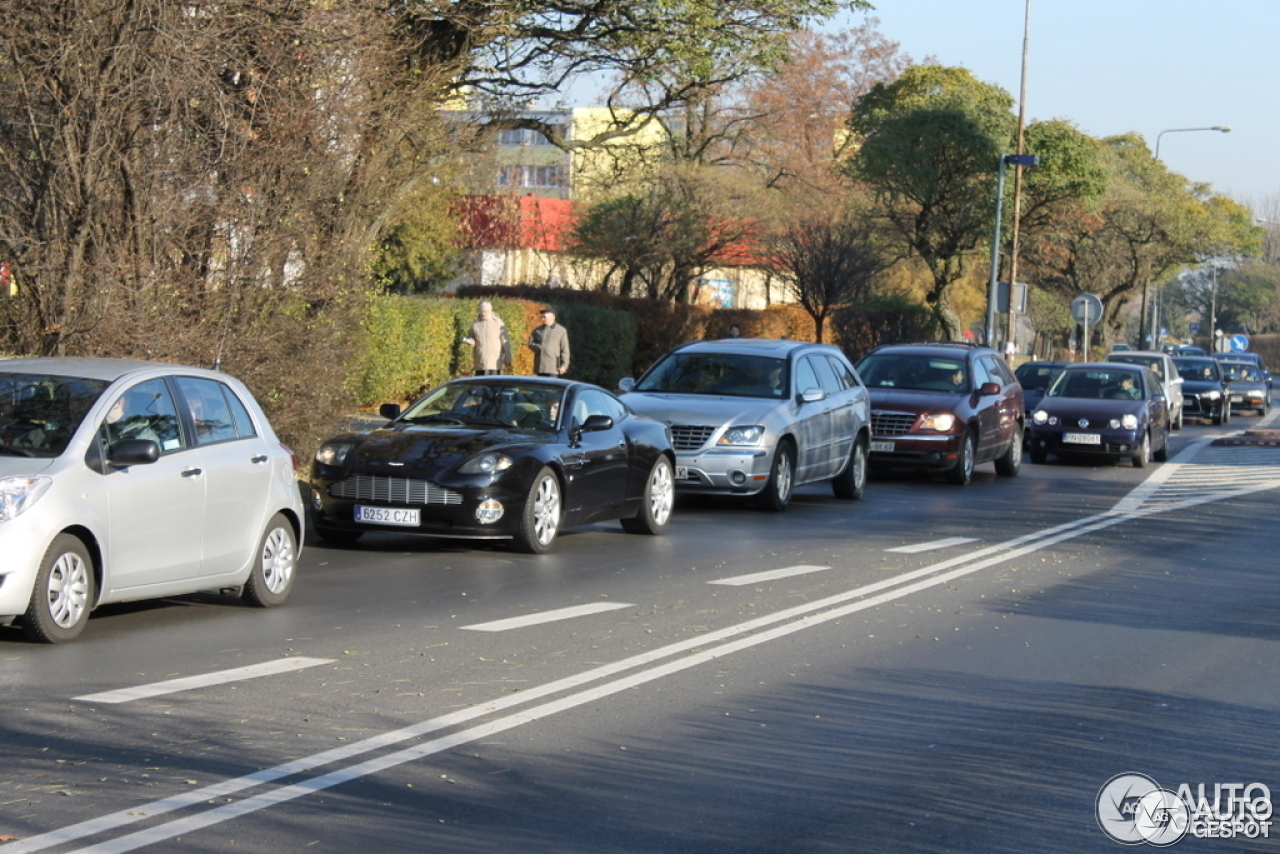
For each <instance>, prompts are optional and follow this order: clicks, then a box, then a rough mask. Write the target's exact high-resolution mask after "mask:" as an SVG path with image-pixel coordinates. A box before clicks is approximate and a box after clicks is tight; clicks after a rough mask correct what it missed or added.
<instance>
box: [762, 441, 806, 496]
mask: <svg viewBox="0 0 1280 854" xmlns="http://www.w3.org/2000/svg"><path fill="white" fill-rule="evenodd" d="M795 478H796V458H795V450H794V449H793V447H792V445H791V442H789V441H788V440H786V439H783V440H782V441H781V442H779V443H778V448H777V450H775V451H774V452H773V467H772V468H770V470H769V482H768V483H766V484H765V485H764V490H763V491H762V492H761V493H760V494H759V495H758V496H756V504H757V505H758V506H759V507H760V508H761V509H762V510H769V511H771V512H773V513H781V512H782V511H783V510H786V509H787V505H788V504H789V503H791V488H792V485H793V484H794V483H795Z"/></svg>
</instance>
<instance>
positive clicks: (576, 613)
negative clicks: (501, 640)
mask: <svg viewBox="0 0 1280 854" xmlns="http://www.w3.org/2000/svg"><path fill="white" fill-rule="evenodd" d="M634 607H635V605H631V604H629V603H627V602H596V603H593V604H591V605H574V606H573V607H572V608H559V609H557V610H555V611H542V612H541V613H537V614H526V615H525V616H523V617H512V618H511V619H509V620H494V621H493V622H492V623H475V624H473V625H470V626H463V627H462V628H464V629H470V630H471V631H473V632H506V631H510V630H511V629H523V628H525V627H526V626H537V625H541V624H542V623H554V622H556V621H557V620H571V619H573V618H574V617H585V616H586V615H588V614H599V613H600V612H602V611H616V610H618V609H619V608H634Z"/></svg>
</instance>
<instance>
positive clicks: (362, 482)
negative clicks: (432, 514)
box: [329, 474, 462, 504]
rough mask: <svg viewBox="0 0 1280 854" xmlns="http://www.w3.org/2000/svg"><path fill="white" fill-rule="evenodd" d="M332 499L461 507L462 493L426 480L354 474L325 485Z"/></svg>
mask: <svg viewBox="0 0 1280 854" xmlns="http://www.w3.org/2000/svg"><path fill="white" fill-rule="evenodd" d="M329 494H330V495H332V496H333V497H334V498H350V499H354V500H358V501H381V502H383V503H386V504H461V503H462V494H461V493H459V492H454V491H453V490H452V489H445V488H444V487H442V486H436V485H435V484H434V483H432V482H431V481H429V480H411V479H409V478H407V477H378V476H375V475H365V474H361V475H356V476H355V477H349V478H347V479H346V480H340V481H338V482H337V483H332V484H330V485H329Z"/></svg>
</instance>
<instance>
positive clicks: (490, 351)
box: [462, 300, 511, 377]
mask: <svg viewBox="0 0 1280 854" xmlns="http://www.w3.org/2000/svg"><path fill="white" fill-rule="evenodd" d="M462 341H463V343H464V344H470V345H471V346H472V348H473V349H474V350H475V367H476V376H478V377H483V376H486V375H488V374H496V373H498V372H499V370H500V369H501V368H507V369H510V368H511V339H510V338H508V337H507V325H506V324H505V323H503V322H502V318H501V317H498V315H496V314H494V313H493V304H492V303H490V302H489V301H488V300H485V301H484V302H482V303H480V317H479V318H477V319H476V322H475V323H473V324H471V334H470V335H468V336H467V337H466V338H463V339H462Z"/></svg>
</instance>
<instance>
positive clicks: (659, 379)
mask: <svg viewBox="0 0 1280 854" xmlns="http://www.w3.org/2000/svg"><path fill="white" fill-rule="evenodd" d="M786 368H787V362H786V360H785V359H778V358H774V357H772V356H751V355H745V354H740V353H670V354H668V355H667V356H666V357H665V358H664V359H663V360H662V361H660V362H658V364H656V365H654V366H653V368H651V369H650V370H649V372H648V373H646V374H645V375H644V376H643V377H641V378H640V382H638V383H636V385H635V389H634V390H635V391H650V392H666V393H674V394H720V395H727V396H730V397H770V398H782V397H786V396H787V370H786Z"/></svg>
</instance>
